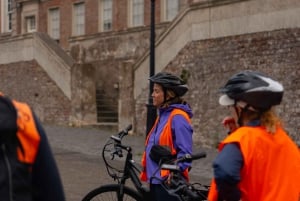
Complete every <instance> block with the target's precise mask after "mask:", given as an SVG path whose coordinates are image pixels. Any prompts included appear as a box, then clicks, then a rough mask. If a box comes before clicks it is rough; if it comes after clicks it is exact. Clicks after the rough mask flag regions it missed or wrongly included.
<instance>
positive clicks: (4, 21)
mask: <svg viewBox="0 0 300 201" xmlns="http://www.w3.org/2000/svg"><path fill="white" fill-rule="evenodd" d="M8 1H9V0H1V5H0V6H1V16H0V19H1V27H0V32H1V33H5V32H11V31H12V28H10V27H9V24H10V23H12V19H10V20H11V21H10V22H9V13H10V14H11V15H12V9H11V11H10V12H9V10H8ZM11 4H12V0H11ZM11 6H12V5H11Z"/></svg>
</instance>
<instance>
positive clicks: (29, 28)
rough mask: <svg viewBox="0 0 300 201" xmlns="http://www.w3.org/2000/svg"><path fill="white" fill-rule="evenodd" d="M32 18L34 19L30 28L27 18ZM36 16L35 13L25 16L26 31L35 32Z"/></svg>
mask: <svg viewBox="0 0 300 201" xmlns="http://www.w3.org/2000/svg"><path fill="white" fill-rule="evenodd" d="M30 18H33V19H34V28H33V29H32V28H31V26H30V24H29V21H28V20H29V19H30ZM36 19H37V18H36V16H35V15H28V16H26V17H25V26H26V33H32V32H36V30H37V27H36V26H37V21H36Z"/></svg>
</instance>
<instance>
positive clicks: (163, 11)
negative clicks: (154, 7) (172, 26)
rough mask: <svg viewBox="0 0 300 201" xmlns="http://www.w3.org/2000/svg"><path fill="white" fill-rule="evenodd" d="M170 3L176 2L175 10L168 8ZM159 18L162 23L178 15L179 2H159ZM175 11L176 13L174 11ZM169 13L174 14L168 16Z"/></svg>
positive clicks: (171, 0) (168, 0)
mask: <svg viewBox="0 0 300 201" xmlns="http://www.w3.org/2000/svg"><path fill="white" fill-rule="evenodd" d="M170 2H176V4H177V5H176V8H175V9H174V8H172V7H170V4H169V3H170ZM161 8H162V9H161V18H162V21H172V20H173V19H174V18H175V17H176V16H177V14H178V13H179V8H180V2H179V0H162V1H161ZM174 10H176V11H174ZM170 12H174V14H172V15H169V13H170Z"/></svg>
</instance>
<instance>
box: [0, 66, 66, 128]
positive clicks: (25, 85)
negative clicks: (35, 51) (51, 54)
mask: <svg viewBox="0 0 300 201" xmlns="http://www.w3.org/2000/svg"><path fill="white" fill-rule="evenodd" d="M0 77H1V79H0V91H1V92H3V93H4V94H5V95H7V96H9V97H11V98H13V99H15V100H18V101H21V102H26V103H28V104H29V105H30V106H31V107H32V109H33V110H34V112H35V113H36V115H37V116H38V117H39V118H40V120H41V121H42V122H45V123H55V124H67V123H68V121H69V117H70V114H71V113H70V112H71V104H70V101H69V100H68V98H67V97H66V96H64V94H63V93H62V91H61V90H60V89H59V88H58V87H57V85H56V84H55V83H54V82H53V81H52V79H50V78H49V76H48V75H47V73H46V72H45V71H44V70H43V69H42V68H41V67H40V66H39V65H38V63H37V62H35V61H28V62H19V63H11V64H7V65H0Z"/></svg>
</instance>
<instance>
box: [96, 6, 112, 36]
mask: <svg viewBox="0 0 300 201" xmlns="http://www.w3.org/2000/svg"><path fill="white" fill-rule="evenodd" d="M99 2H100V3H99V5H100V6H99V13H100V14H99V18H100V19H99V22H100V23H99V31H112V29H113V0H99ZM109 4H110V5H109ZM107 5H109V6H110V7H108V8H105V7H106V6H107ZM107 12H110V13H108V16H109V17H107V19H106V16H105V13H107ZM105 21H107V22H105Z"/></svg>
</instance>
